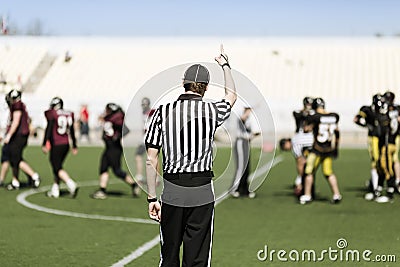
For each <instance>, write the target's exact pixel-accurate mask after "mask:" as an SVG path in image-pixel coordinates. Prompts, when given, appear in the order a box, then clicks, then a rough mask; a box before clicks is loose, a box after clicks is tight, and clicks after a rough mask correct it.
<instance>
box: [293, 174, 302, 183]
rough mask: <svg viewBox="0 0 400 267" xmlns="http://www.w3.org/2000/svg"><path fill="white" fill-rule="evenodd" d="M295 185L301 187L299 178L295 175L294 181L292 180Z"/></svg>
mask: <svg viewBox="0 0 400 267" xmlns="http://www.w3.org/2000/svg"><path fill="white" fill-rule="evenodd" d="M294 184H295V185H301V176H300V175H297V177H296V179H295V180H294Z"/></svg>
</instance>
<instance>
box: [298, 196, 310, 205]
mask: <svg viewBox="0 0 400 267" xmlns="http://www.w3.org/2000/svg"><path fill="white" fill-rule="evenodd" d="M299 202H300V204H301V205H305V204H307V203H311V202H312V197H311V196H307V195H302V196H300V199H299Z"/></svg>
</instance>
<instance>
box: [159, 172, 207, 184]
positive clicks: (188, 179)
mask: <svg viewBox="0 0 400 267" xmlns="http://www.w3.org/2000/svg"><path fill="white" fill-rule="evenodd" d="M163 177H164V179H165V180H167V181H169V182H171V183H173V184H176V185H180V186H188V187H192V186H201V185H205V184H209V183H210V182H211V180H212V178H213V177H214V172H212V171H204V172H182V173H164V175H163Z"/></svg>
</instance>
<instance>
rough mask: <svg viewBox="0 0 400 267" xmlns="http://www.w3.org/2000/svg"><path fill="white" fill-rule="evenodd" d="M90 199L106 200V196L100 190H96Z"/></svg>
mask: <svg viewBox="0 0 400 267" xmlns="http://www.w3.org/2000/svg"><path fill="white" fill-rule="evenodd" d="M92 198H94V199H106V198H107V194H106V193H104V192H103V191H101V190H98V191H96V192H94V193H93V195H92Z"/></svg>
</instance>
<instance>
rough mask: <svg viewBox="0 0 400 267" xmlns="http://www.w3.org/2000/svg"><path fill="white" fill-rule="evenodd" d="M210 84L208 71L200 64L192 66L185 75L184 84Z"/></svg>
mask: <svg viewBox="0 0 400 267" xmlns="http://www.w3.org/2000/svg"><path fill="white" fill-rule="evenodd" d="M209 82H210V73H209V72H208V69H207V68H206V67H204V66H203V65H200V64H194V65H192V66H190V67H189V68H188V69H187V70H186V71H185V74H184V75H183V84H187V83H206V84H208V83H209Z"/></svg>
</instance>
